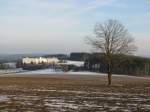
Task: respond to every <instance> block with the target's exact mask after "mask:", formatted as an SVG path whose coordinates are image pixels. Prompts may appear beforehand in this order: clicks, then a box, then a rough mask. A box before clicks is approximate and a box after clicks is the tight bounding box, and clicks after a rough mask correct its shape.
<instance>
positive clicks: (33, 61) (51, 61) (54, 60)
mask: <svg viewBox="0 0 150 112" xmlns="http://www.w3.org/2000/svg"><path fill="white" fill-rule="evenodd" d="M58 62H59V59H58V58H55V57H54V58H44V57H39V58H29V57H26V58H23V59H22V63H23V64H58Z"/></svg>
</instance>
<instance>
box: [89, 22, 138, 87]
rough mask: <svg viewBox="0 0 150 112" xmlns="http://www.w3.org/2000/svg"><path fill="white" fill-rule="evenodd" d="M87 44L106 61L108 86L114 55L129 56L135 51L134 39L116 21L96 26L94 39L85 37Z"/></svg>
mask: <svg viewBox="0 0 150 112" xmlns="http://www.w3.org/2000/svg"><path fill="white" fill-rule="evenodd" d="M87 38H88V42H89V43H90V44H91V45H92V46H93V47H95V48H97V49H100V50H101V52H103V53H104V54H105V57H106V60H107V65H108V69H107V73H108V85H111V76H112V65H113V56H114V55H116V54H117V55H122V54H123V55H124V54H125V55H129V54H132V53H133V52H134V51H135V50H136V46H135V45H134V39H133V38H132V36H131V35H130V34H129V32H128V30H127V29H126V28H125V27H124V26H123V25H122V24H121V23H120V22H119V21H117V20H108V21H106V22H105V23H103V24H100V23H99V24H96V26H95V29H94V37H93V36H92V37H87Z"/></svg>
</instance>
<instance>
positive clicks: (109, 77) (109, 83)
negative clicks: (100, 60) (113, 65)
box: [108, 73, 112, 85]
mask: <svg viewBox="0 0 150 112" xmlns="http://www.w3.org/2000/svg"><path fill="white" fill-rule="evenodd" d="M111 76H112V74H111V73H108V85H111Z"/></svg>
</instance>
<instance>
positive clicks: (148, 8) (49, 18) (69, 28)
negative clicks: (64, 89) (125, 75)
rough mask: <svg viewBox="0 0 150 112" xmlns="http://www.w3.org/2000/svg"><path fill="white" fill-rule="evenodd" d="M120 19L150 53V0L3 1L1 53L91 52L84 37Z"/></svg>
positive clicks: (141, 50)
mask: <svg viewBox="0 0 150 112" xmlns="http://www.w3.org/2000/svg"><path fill="white" fill-rule="evenodd" d="M107 19H117V20H119V21H120V22H122V23H123V24H124V25H125V26H126V28H127V29H128V30H129V32H130V33H132V35H133V37H134V38H135V40H136V44H137V46H138V51H137V53H136V54H137V55H142V56H150V0H0V53H1V54H2V53H8V54H11V53H13V54H14V53H49V54H52V53H69V52H71V51H79V52H80V51H82V52H84V51H89V52H91V51H92V48H90V46H87V45H86V43H85V36H86V35H89V34H92V32H93V28H94V26H95V24H96V23H97V22H100V23H101V22H104V21H105V20H107Z"/></svg>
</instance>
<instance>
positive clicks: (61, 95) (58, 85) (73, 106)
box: [0, 72, 150, 112]
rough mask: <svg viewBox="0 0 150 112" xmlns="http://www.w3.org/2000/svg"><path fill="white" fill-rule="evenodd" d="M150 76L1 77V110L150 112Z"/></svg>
mask: <svg viewBox="0 0 150 112" xmlns="http://www.w3.org/2000/svg"><path fill="white" fill-rule="evenodd" d="M149 111H150V78H149V77H133V76H132V77H131V76H118V75H115V76H113V83H112V85H111V86H107V77H106V75H105V74H97V73H95V74H94V75H92V73H91V74H90V73H85V72H84V73H83V72H80V74H79V73H78V74H77V73H76V74H73V73H70V74H69V73H67V74H65V73H63V74H57V73H53V74H33V73H32V74H8V75H6V74H5V75H1V76H0V112H149Z"/></svg>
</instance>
